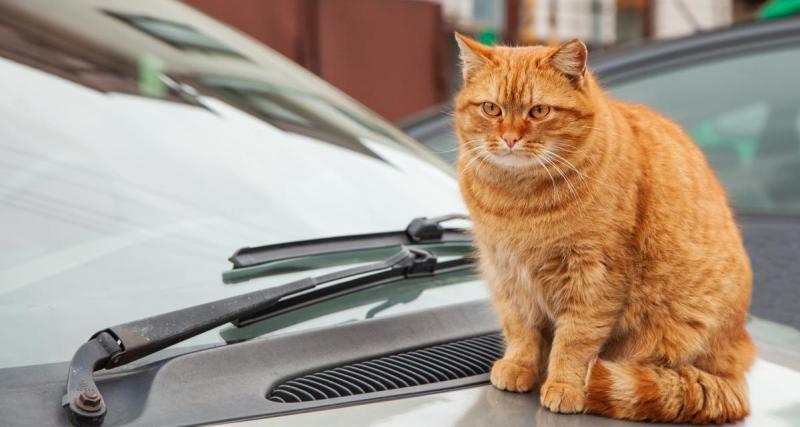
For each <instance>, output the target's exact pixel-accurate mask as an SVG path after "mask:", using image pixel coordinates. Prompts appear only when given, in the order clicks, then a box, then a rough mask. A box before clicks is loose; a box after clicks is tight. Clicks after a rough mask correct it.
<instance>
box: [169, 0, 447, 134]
mask: <svg viewBox="0 0 800 427" xmlns="http://www.w3.org/2000/svg"><path fill="white" fill-rule="evenodd" d="M184 1H185V3H187V4H189V5H191V6H193V7H195V8H197V9H199V10H201V11H203V12H205V13H207V14H209V15H211V16H214V17H216V18H217V19H219V20H221V21H223V22H226V23H228V24H230V25H232V26H234V27H237V28H238V29H239V30H241V31H243V32H245V33H247V34H249V35H250V36H252V37H254V38H256V39H258V40H260V41H261V42H263V43H265V44H267V45H269V46H270V47H272V48H273V49H275V50H277V51H279V52H281V53H282V54H284V55H286V56H287V57H289V58H291V59H292V60H294V61H296V62H297V63H299V64H301V65H303V66H304V67H306V68H308V69H309V70H311V71H313V72H314V73H316V74H318V75H319V76H321V77H322V78H324V79H325V80H327V81H329V82H330V83H332V84H333V85H335V86H337V87H338V88H340V89H342V90H343V91H345V92H347V93H348V94H349V95H350V96H352V97H354V98H356V99H357V100H359V101H361V102H362V103H364V104H365V105H367V106H368V107H370V108H372V109H373V110H375V111H377V112H378V113H379V114H382V115H383V116H384V117H386V118H388V119H390V120H398V119H402V118H404V117H407V116H409V115H412V114H414V113H416V112H418V111H421V110H423V109H425V108H428V107H431V106H433V105H436V104H438V103H440V102H443V101H444V100H445V99H446V98H447V87H448V85H447V81H446V75H447V73H446V70H445V67H446V51H445V49H446V44H445V40H446V37H449V35H447V34H445V30H444V28H443V18H442V12H441V8H440V6H439V5H438V4H435V3H432V2H427V1H422V0H420V1H413V0H184Z"/></svg>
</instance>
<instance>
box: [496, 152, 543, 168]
mask: <svg viewBox="0 0 800 427" xmlns="http://www.w3.org/2000/svg"><path fill="white" fill-rule="evenodd" d="M491 159H492V161H493V162H495V163H496V164H498V165H500V166H506V167H511V168H520V167H531V166H536V165H537V164H538V163H537V161H536V159H535V158H533V157H522V156H518V155H515V154H506V155H505V156H497V155H492V157H491Z"/></svg>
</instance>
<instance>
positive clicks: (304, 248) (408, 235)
mask: <svg viewBox="0 0 800 427" xmlns="http://www.w3.org/2000/svg"><path fill="white" fill-rule="evenodd" d="M468 218H469V217H467V216H466V215H463V214H449V215H443V216H439V217H434V218H426V217H420V218H414V220H412V221H411V223H409V224H408V226H407V227H406V229H405V230H402V231H390V232H385V233H370V234H353V235H348V236H337V237H328V238H324V239H313V240H301V241H297V242H287V243H278V244H274V245H265V246H257V247H244V248H241V249H238V250H237V251H236V252H235V253H234V254H233V255H231V257H230V258H228V260H229V261H230V262H231V263H233V268H234V270H236V269H241V268H246V267H253V266H256V265H264V264H269V263H275V262H278V261H286V260H290V259H297V258H305V257H314V256H320V255H330V254H335V253H342V252H355V251H366V250H374V249H381V248H388V247H392V246H400V245H418V244H430V243H448V242H459V243H470V242H472V238H471V236H470V235H469V230H467V229H463V228H448V227H444V226H443V225H442V223H444V222H446V221H451V220H454V219H468Z"/></svg>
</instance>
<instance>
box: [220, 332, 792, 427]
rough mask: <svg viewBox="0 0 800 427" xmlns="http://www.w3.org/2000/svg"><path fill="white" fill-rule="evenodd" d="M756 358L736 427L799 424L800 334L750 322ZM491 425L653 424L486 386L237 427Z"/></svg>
mask: <svg viewBox="0 0 800 427" xmlns="http://www.w3.org/2000/svg"><path fill="white" fill-rule="evenodd" d="M748 329H749V330H750V331H751V333H752V334H753V335H754V339H755V340H756V343H757V344H756V345H757V348H758V360H757V361H756V363H755V365H754V366H753V367H752V369H751V370H750V372H749V374H748V383H749V387H750V404H751V415H750V416H748V417H747V418H746V419H745V420H744V421H742V422H740V423H737V424H736V425H738V426H746V427H762V426H775V427H781V426H785V427H791V426H797V425H800V387H799V386H800V331H797V330H796V329H793V328H790V327H786V326H782V325H779V324H776V323H773V322H768V321H764V320H759V319H753V320H751V322H750V323H749V325H748ZM432 420H435V422H433V423H434V424H435V425H437V426H441V427H468V426H486V425H495V426H503V427H514V426H519V427H523V426H525V427H556V426H558V427H562V426H568V427H569V426H572V427H584V426H597V427H627V426H645V425H649V426H652V425H653V424H648V423H634V422H626V421H618V420H611V419H607V418H602V417H597V416H593V415H563V414H554V413H552V412H550V411H549V410H547V409H545V408H543V407H542V406H541V405H540V404H539V400H538V393H511V392H505V391H501V390H497V389H495V388H494V387H492V386H490V385H484V386H477V387H470V388H464V389H458V390H452V391H444V392H440V393H433V394H427V395H423V396H414V397H408V398H404V399H397V400H389V401H381V402H374V403H366V404H360V405H354V406H346V407H341V408H336V409H325V410H320V411H316V412H307V413H300V414H295V415H290V416H283V417H275V418H265V419H261V420H252V421H243V422H237V423H231V424H225V425H226V426H236V427H261V426H264V427H280V426H287V427H288V426H292V427H312V426H320V425H325V426H330V427H337V426H342V427H344V426H423V425H431V423H432Z"/></svg>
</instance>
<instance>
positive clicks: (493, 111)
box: [481, 102, 500, 117]
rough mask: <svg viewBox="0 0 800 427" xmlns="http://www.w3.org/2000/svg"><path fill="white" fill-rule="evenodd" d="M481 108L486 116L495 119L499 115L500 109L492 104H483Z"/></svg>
mask: <svg viewBox="0 0 800 427" xmlns="http://www.w3.org/2000/svg"><path fill="white" fill-rule="evenodd" d="M481 108H482V109H483V112H484V113H485V114H486V115H487V116H492V117H497V116H499V115H500V107H498V106H497V104H495V103H493V102H484V103H483V105H482V106H481Z"/></svg>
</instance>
